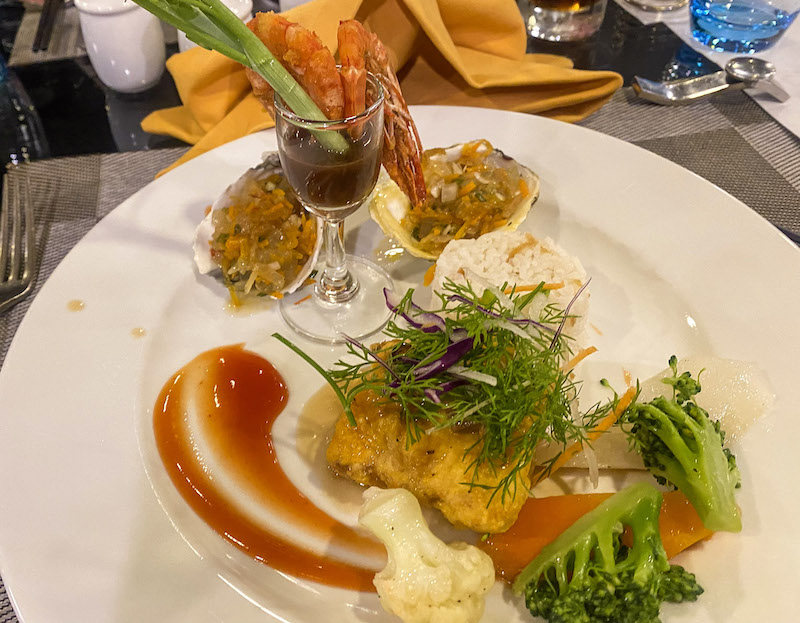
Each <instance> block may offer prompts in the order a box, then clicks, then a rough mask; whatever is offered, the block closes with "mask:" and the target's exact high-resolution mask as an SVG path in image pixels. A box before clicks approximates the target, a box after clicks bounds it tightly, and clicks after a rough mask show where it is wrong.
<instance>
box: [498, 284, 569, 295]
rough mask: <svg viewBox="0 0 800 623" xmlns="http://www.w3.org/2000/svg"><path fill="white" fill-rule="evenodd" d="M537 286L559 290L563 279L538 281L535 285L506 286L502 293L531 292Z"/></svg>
mask: <svg viewBox="0 0 800 623" xmlns="http://www.w3.org/2000/svg"><path fill="white" fill-rule="evenodd" d="M539 286H541V287H542V290H560V289H561V288H563V287H564V282H563V281H556V282H554V283H540V284H538V285H535V286H511V287H508V288H506V289H505V290H504V291H503V293H504V294H511V293H512V292H513V293H514V294H519V293H520V292H533V291H534V290H535V289H536V288H538V287H539Z"/></svg>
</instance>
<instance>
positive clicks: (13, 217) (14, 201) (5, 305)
mask: <svg viewBox="0 0 800 623" xmlns="http://www.w3.org/2000/svg"><path fill="white" fill-rule="evenodd" d="M21 178H22V179H21ZM35 234H36V231H35V229H34V225H33V202H32V201H31V193H30V187H29V186H28V180H27V179H26V178H23V177H22V175H20V174H19V172H18V171H13V170H9V172H8V174H7V175H6V179H5V184H3V201H2V204H0V313H3V312H4V311H6V310H7V309H10V308H11V307H12V306H14V305H16V304H17V303H19V302H20V301H21V300H22V299H23V298H25V297H26V296H28V294H30V292H31V290H32V289H33V275H34V269H35V265H36V249H35Z"/></svg>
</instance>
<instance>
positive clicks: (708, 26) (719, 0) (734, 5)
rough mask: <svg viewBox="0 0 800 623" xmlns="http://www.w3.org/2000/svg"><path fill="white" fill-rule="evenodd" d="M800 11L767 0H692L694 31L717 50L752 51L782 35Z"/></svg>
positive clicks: (690, 10)
mask: <svg viewBox="0 0 800 623" xmlns="http://www.w3.org/2000/svg"><path fill="white" fill-rule="evenodd" d="M799 12H800V6H795V7H794V8H793V9H791V10H786V9H781V8H778V7H775V6H772V5H771V4H770V3H769V2H767V1H765V0H691V2H690V4H689V14H690V15H691V27H692V35H694V38H695V39H697V40H698V41H700V43H703V44H705V45H707V46H709V47H710V48H713V49H714V50H718V51H720V52H736V53H739V54H751V53H754V52H759V51H761V50H765V49H767V48H769V47H772V45H774V44H775V42H776V41H777V40H778V39H780V37H781V35H783V33H784V32H785V31H786V29H787V28H789V26H791V24H792V22H793V21H794V20H795V18H796V17H797V14H798V13H799Z"/></svg>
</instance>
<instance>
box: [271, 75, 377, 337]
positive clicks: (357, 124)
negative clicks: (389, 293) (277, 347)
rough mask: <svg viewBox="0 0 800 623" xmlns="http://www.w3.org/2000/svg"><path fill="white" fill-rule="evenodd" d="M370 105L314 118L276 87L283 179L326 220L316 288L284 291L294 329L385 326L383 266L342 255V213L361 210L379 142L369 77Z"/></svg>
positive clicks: (361, 331) (317, 331)
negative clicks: (302, 114)
mask: <svg viewBox="0 0 800 623" xmlns="http://www.w3.org/2000/svg"><path fill="white" fill-rule="evenodd" d="M367 103H368V104H369V105H368V107H367V108H366V110H365V111H364V112H362V113H361V114H359V115H356V116H353V117H348V118H346V119H338V120H331V121H311V120H309V119H303V118H301V117H299V116H297V115H295V114H294V113H293V112H292V111H291V110H290V109H289V108H288V107H287V106H286V104H285V103H284V101H283V100H282V99H281V98H280V96H279V95H278V94H277V93H276V94H275V131H276V133H277V137H278V155H279V156H280V159H281V166H282V167H283V172H284V174H285V175H286V179H287V180H288V181H289V184H290V185H291V187H292V188H293V189H294V191H295V193H296V194H297V197H298V199H299V200H300V203H302V204H303V206H304V207H305V209H306V210H308V211H309V212H311V213H312V214H314V215H316V216H317V217H319V218H320V219H322V222H323V234H322V235H323V248H322V252H321V254H320V256H321V258H322V260H321V262H320V264H319V265H318V267H317V275H316V282H315V284H314V288H313V293H312V294H311V296H310V297H309V296H308V288H301V289H300V290H299V291H297V292H295V293H293V294H291V295H287V296H285V297H284V298H283V299H281V302H280V310H281V315H282V316H283V318H284V320H285V321H286V322H287V324H289V326H290V327H292V328H293V329H294V330H295V331H297V332H298V333H300V334H302V335H304V336H306V337H309V338H312V339H315V340H319V341H323V342H327V343H339V342H343V341H344V335H347V336H349V337H353V338H360V337H364V336H367V335H370V334H371V333H375V332H376V331H378V330H380V329H381V328H383V326H384V324H386V321H387V320H388V318H389V314H390V312H389V309H388V308H387V306H386V303H385V301H384V297H383V289H384V288H389V289H391V288H392V280H391V278H390V277H389V275H387V274H386V272H385V271H384V270H383V269H382V268H380V267H379V266H377V265H376V264H374V263H373V262H370V261H368V260H366V259H365V258H362V257H355V256H352V255H346V254H345V250H344V240H343V229H344V228H343V227H342V224H343V221H344V219H345V217H346V216H348V215H350V214H352V213H353V212H355V211H356V210H358V209H359V208H360V207H361V205H362V204H363V203H364V200H365V199H366V198H367V197H368V196H369V194H370V193H371V192H372V189H373V188H374V187H375V182H376V181H377V179H378V171H379V170H380V166H381V148H382V146H383V89H382V87H381V85H380V82H378V81H377V80H376V79H375V78H374V77H373V76H372V75H369V76H368V77H367Z"/></svg>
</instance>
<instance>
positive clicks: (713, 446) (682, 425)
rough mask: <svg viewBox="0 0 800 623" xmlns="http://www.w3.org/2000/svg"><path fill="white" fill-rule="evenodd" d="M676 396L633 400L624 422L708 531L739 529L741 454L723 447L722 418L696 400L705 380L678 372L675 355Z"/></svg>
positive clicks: (654, 468)
mask: <svg viewBox="0 0 800 623" xmlns="http://www.w3.org/2000/svg"><path fill="white" fill-rule="evenodd" d="M669 365H670V368H672V377H668V378H666V379H664V380H663V382H664V383H666V384H668V385H672V387H673V389H674V394H673V398H672V400H668V399H667V398H664V397H661V396H659V397H658V398H655V399H653V400H651V401H650V402H648V403H644V404H640V403H634V404H632V405H631V406H630V407H628V410H627V411H626V413H625V414H624V415H623V417H622V419H621V422H622V427H623V430H625V431H626V432H627V434H628V436H629V439H630V440H631V442H632V444H633V446H634V447H635V448H636V450H637V451H638V452H639V453H640V454H641V456H642V460H643V461H644V464H645V467H647V469H648V470H650V472H651V473H652V474H653V476H655V478H656V480H657V481H658V482H659V483H661V484H670V485H672V486H674V487H675V488H677V489H680V490H681V491H682V492H683V493H684V495H685V496H686V497H687V498H688V499H689V501H690V502H691V503H692V505H693V506H694V507H695V509H696V510H697V514H698V515H699V516H700V519H702V521H703V525H704V526H705V527H706V528H708V529H709V530H714V531H718V530H724V531H727V532H739V531H741V529H742V520H741V517H740V515H739V507H738V506H737V505H736V499H735V496H734V492H735V490H736V489H738V488H739V487H740V486H741V476H740V474H739V469H738V468H737V467H736V457H734V456H733V454H732V453H731V452H730V450H728V449H727V448H725V447H724V442H725V433H724V431H723V430H722V429H721V428H720V424H719V422H717V421H714V420H712V419H711V418H710V417H709V416H708V413H707V412H706V411H705V410H703V409H702V408H700V407H699V406H698V405H697V403H695V402H694V401H693V400H692V398H693V397H694V396H695V395H696V394H697V393H699V392H700V383H699V382H698V381H697V380H695V379H693V378H692V377H691V374H689V373H688V372H684V373H683V374H681V375H680V376H679V375H678V369H677V361H676V359H675V357H674V356H673V357H671V358H670V360H669Z"/></svg>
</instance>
